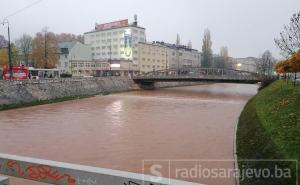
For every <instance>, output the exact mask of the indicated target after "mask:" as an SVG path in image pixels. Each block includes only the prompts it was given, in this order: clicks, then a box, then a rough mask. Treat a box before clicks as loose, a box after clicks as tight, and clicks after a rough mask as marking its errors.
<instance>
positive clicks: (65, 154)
mask: <svg viewBox="0 0 300 185" xmlns="http://www.w3.org/2000/svg"><path fill="white" fill-rule="evenodd" d="M256 89H257V86H256V85H242V84H210V85H200V86H190V87H178V88H169V89H159V90H155V91H135V92H128V93H122V94H114V95H109V96H97V97H93V98H88V99H81V100H74V101H68V102H62V103H57V104H50V105H42V106H35V107H28V108H22V109H15V110H9V111H2V112H0V141H1V142H0V152H2V153H11V154H18V155H24V156H32V157H38V158H43V159H50V160H58V161H64V162H72V163H79V164H85V165H92V166H99V167H104V168H113V169H120V170H125V171H132V172H142V161H143V160H145V159H232V157H233V133H234V125H235V123H236V121H237V119H238V116H239V114H240V112H241V110H242V108H243V106H244V105H245V103H246V101H247V100H248V99H249V98H250V97H251V96H253V95H254V94H255V93H256ZM226 165H227V166H228V165H229V166H230V167H231V165H232V164H231V163H230V164H226ZM226 165H225V166H226ZM185 180H186V179H185ZM192 180H193V181H197V182H201V183H203V181H202V180H194V179H192ZM14 182H16V181H13V182H12V183H14ZM204 182H206V183H208V182H209V184H222V185H224V184H233V179H227V180H224V181H222V182H219V181H216V180H215V181H213V180H208V181H206V180H204ZM14 184H15V183H14ZM17 184H18V182H17ZM24 184H25V185H27V184H28V185H29V184H30V185H32V184H33V183H32V182H30V183H27V181H26V182H22V185H24Z"/></svg>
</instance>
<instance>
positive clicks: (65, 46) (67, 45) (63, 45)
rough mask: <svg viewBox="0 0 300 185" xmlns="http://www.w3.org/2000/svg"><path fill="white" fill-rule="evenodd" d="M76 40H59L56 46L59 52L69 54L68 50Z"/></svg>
mask: <svg viewBox="0 0 300 185" xmlns="http://www.w3.org/2000/svg"><path fill="white" fill-rule="evenodd" d="M77 42H78V41H71V42H60V43H58V48H59V50H60V54H69V51H70V50H71V49H72V48H73V47H74V46H75V44H76V43H77Z"/></svg>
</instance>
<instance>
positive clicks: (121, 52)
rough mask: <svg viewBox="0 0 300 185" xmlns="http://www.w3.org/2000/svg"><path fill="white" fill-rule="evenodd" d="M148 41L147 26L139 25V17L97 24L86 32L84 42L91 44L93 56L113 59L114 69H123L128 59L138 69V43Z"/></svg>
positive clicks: (101, 58)
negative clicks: (131, 21) (131, 19)
mask: <svg viewBox="0 0 300 185" xmlns="http://www.w3.org/2000/svg"><path fill="white" fill-rule="evenodd" d="M145 41H146V34H145V28H143V27H140V26H138V23H137V17H136V16H135V20H134V22H133V23H131V24H129V23H128V19H124V20H119V21H115V22H110V23H104V24H96V25H95V29H94V30H92V31H90V32H86V33H84V43H85V44H87V45H90V46H91V50H92V58H93V59H95V60H107V61H113V68H114V70H118V67H119V69H120V70H121V68H122V66H121V65H122V64H125V62H126V61H127V62H128V63H130V64H126V65H128V66H131V68H132V70H137V69H138V66H139V65H138V43H139V42H145Z"/></svg>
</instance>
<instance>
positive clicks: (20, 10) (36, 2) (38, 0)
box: [2, 0, 43, 20]
mask: <svg viewBox="0 0 300 185" xmlns="http://www.w3.org/2000/svg"><path fill="white" fill-rule="evenodd" d="M41 1H43V0H37V1H35V2H33V3H31V4H29V5H27V6H25V7H23V8H21V9H19V10H17V11H15V12H14V13H12V14H10V15H8V16H6V17H4V18H3V19H2V20H5V19H8V18H9V17H12V16H14V15H16V14H18V13H20V12H22V11H24V10H26V9H28V8H31V7H32V6H34V5H36V4H38V3H40V2H41Z"/></svg>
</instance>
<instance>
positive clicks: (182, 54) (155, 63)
mask: <svg viewBox="0 0 300 185" xmlns="http://www.w3.org/2000/svg"><path fill="white" fill-rule="evenodd" d="M138 53H139V71H140V72H142V73H147V72H150V71H157V70H165V69H181V68H184V67H200V66H201V53H200V52H198V51H197V50H195V49H192V48H190V47H187V46H183V45H176V44H168V43H164V42H152V43H145V42H140V43H139V44H138Z"/></svg>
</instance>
